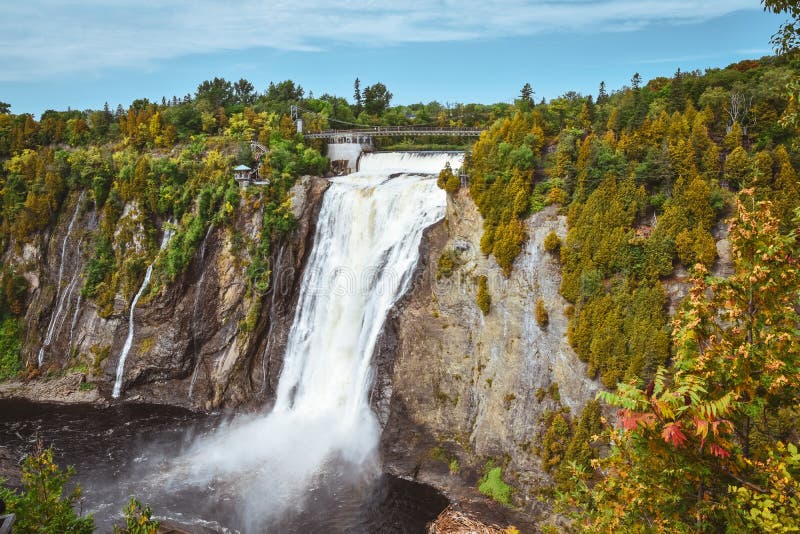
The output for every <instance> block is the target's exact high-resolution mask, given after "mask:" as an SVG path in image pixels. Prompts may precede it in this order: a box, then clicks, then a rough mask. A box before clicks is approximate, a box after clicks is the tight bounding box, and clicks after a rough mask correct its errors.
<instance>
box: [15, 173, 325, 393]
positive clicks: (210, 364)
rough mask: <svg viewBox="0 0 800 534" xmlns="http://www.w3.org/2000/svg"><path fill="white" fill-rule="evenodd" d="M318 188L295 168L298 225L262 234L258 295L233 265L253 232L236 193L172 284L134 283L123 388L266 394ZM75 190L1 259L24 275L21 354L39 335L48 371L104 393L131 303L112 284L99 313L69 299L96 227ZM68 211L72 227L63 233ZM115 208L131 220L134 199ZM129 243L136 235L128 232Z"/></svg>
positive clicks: (76, 290)
mask: <svg viewBox="0 0 800 534" xmlns="http://www.w3.org/2000/svg"><path fill="white" fill-rule="evenodd" d="M327 186H328V182H327V180H324V179H320V178H311V177H304V178H302V179H300V180H299V181H298V184H297V185H295V187H294V189H293V190H292V197H293V198H292V206H293V212H294V215H295V217H296V219H297V225H296V226H295V228H294V229H293V230H292V231H291V232H289V233H288V234H286V235H285V236H283V237H281V238H279V239H278V241H277V242H276V243H273V244H272V245H273V246H272V249H271V250H272V252H271V262H270V264H271V267H272V283H271V287H270V289H269V290H268V291H267V292H266V294H264V295H248V294H247V288H246V285H245V282H244V275H243V271H244V269H245V265H247V262H248V260H249V257H248V253H247V251H246V250H245V248H246V247H243V246H242V245H241V242H242V237H243V236H244V237H245V239H246V238H247V237H251V238H255V237H256V236H257V233H258V231H259V230H260V228H261V215H262V213H261V210H260V208H259V206H258V202H257V200H256V199H257V197H256V196H251V197H250V199H249V200H242V202H241V204H240V206H239V207H238V211H237V214H236V216H235V221H234V224H233V225H232V228H231V227H226V228H222V229H216V228H213V227H212V228H211V229H210V231H209V232H208V234H207V235H206V237H205V240H204V242H203V244H202V246H201V247H199V248H198V250H197V252H196V254H195V257H194V258H193V259H192V261H191V264H190V265H189V268H188V269H187V270H186V272H184V273H183V274H182V275H180V276H179V278H178V279H177V280H176V281H175V282H173V283H171V284H168V285H165V286H163V287H162V288H161V289H160V291H156V292H153V293H152V294H148V293H147V292H145V294H144V296H143V298H142V299H141V300H140V301H139V303H138V305H137V306H136V310H135V315H134V316H135V337H134V339H133V345H132V348H131V350H130V352H129V354H128V358H127V360H126V364H125V373H124V380H123V392H124V393H123V396H124V397H125V398H127V399H129V400H141V401H146V402H159V403H168V404H175V405H180V406H186V407H190V408H194V409H210V408H215V407H220V406H226V407H232V406H240V405H248V404H252V405H257V404H263V403H264V402H265V401H266V400H268V399H271V398H272V396H273V392H274V387H275V385H276V383H277V377H278V374H279V372H280V365H281V362H282V357H283V349H284V347H285V344H286V337H287V335H288V331H289V328H290V326H291V322H292V317H293V313H294V303H295V302H296V300H297V294H298V290H299V284H300V279H301V273H302V268H303V264H304V262H305V259H306V256H307V254H308V252H309V249H310V247H311V244H312V242H313V234H314V227H315V224H316V217H317V214H318V212H319V208H320V205H321V200H322V195H323V193H324V191H325V189H326V188H327ZM245 198H247V197H245ZM80 200H82V197H81V198H80V199H79V198H72V199H70V202H69V204H68V207H67V208H66V209H65V210H64V214H62V217H61V219H60V220H59V223H58V225H57V226H56V227H55V229H54V231H53V232H52V233H51V234H42V235H39V236H38V237H37V240H36V241H34V242H31V243H27V244H25V245H23V246H12V247H10V248H9V250H10V252H9V253H8V255H7V257H6V258H4V261H6V262H12V263H14V264H15V265H18V266H23V268H24V276H25V278H26V279H27V280H28V285H29V297H28V298H29V302H30V306H29V307H28V311H27V315H26V317H25V318H24V321H25V323H26V324H27V325H28V328H27V333H26V337H25V339H24V342H23V347H22V357H23V360H24V361H26V362H27V363H28V364H29V366H34V364H35V362H36V361H37V359H38V357H39V350H40V347H42V344H43V343H42V341H43V340H47V339H48V337H49V343H45V344H44V345H45V347H44V352H43V355H42V356H43V360H44V364H43V366H42V369H43V370H45V371H51V372H55V373H56V374H58V373H60V372H63V370H65V369H66V370H68V371H80V372H82V373H84V374H85V375H86V376H88V379H89V381H90V382H93V383H94V386H95V387H96V388H97V391H98V392H99V394H100V395H99V396H100V397H108V396H109V395H110V391H111V386H112V385H113V383H114V379H115V373H116V367H117V362H118V360H119V357H120V353H121V351H122V347H123V344H124V343H125V338H126V336H127V333H128V313H129V308H130V302H129V299H127V298H125V297H123V296H121V295H119V294H118V295H117V296H116V298H115V301H114V306H113V311H112V312H111V313H110V314H105V313H104V314H101V313H100V310H98V309H97V307H96V306H95V304H94V302H93V301H91V300H87V299H84V298H82V297H80V289H81V287H83V278H82V276H83V273H84V272H85V268H86V264H87V262H88V256H89V255H90V254H91V252H92V250H91V249H92V246H91V242H92V233H93V231H94V230H95V229H96V227H97V214H96V213H95V212H94V211H93V210H91V209H87V207H86V206H83V205H81V206H77V204H78V202H79V201H80ZM76 206H77V207H76ZM73 214H75V222H74V225H73V230H72V232H70V233H69V236H68V237H67V234H68V227H69V222H70V216H71V215H73ZM125 217H128V218H130V219H131V220H132V221H133V222H134V224H133V227H134V228H135V221H136V217H137V209H136V206H135V205H131V206H126V209H125V213H124V214H123V218H125ZM65 237H66V241H65ZM131 241H132V242H133V243H136V239H135V237H134V239H133V240H131ZM62 247H63V250H64V251H65V252H64V254H63V267H60V266H61V264H62ZM60 268H61V269H62V274H61V280H62V282H61V288H62V290H61V291H60V292H59V291H58V290H57V286H58V279H59V269H60ZM128 289H129V290H130V288H128ZM136 289H137V288H133V291H132V293H135V290H136ZM254 306H260V308H257V309H256V312H257V314H256V320H255V323H254V325H255V326H254V327H252V328H244V326H243V325H244V323H245V318H246V317H247V315H248V313H251V315H252V308H253V307H254ZM48 332H50V335H49V336H48ZM46 381H47V379H42V380H37V381H35V382H36V386H35V387H30V388H28V390H30V391H33V392H34V393H32V394H31V396H33V397H37V396H43V397H47V396H48V395H49V394H48V393H47V392H46V389H47V388H46V387H45V388H44V390H43V389H42V386H43V384H42V383H43V382H46ZM53 382H54V383H55V382H58V381H53ZM54 387H55V386H54ZM59 387H63V384H60V385H59ZM25 389H26V388H25V387H23V386H20V385H19V384H17V385H16V386H14V385H12V386H9V385H6V386H5V387H4V390H5V392H6V393H5V394H9V392H13V391H15V393H13V394H17V395H20V394H22V395H24V394H25V393H26V392H25ZM84 389H88V388H85V387H84ZM0 394H2V393H0ZM81 399H82V400H85V399H86V397H81Z"/></svg>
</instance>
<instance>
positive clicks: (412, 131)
mask: <svg viewBox="0 0 800 534" xmlns="http://www.w3.org/2000/svg"><path fill="white" fill-rule="evenodd" d="M482 131H483V130H481V129H479V128H437V127H434V126H375V127H373V128H361V129H356V130H325V131H323V132H316V133H307V134H305V137H306V138H307V139H329V138H334V137H359V136H371V137H389V136H393V135H435V136H454V137H477V136H479V135H480V134H481V132H482Z"/></svg>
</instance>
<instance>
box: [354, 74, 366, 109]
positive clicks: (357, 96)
mask: <svg viewBox="0 0 800 534" xmlns="http://www.w3.org/2000/svg"><path fill="white" fill-rule="evenodd" d="M353 101H354V102H355V104H356V110H355V113H356V116H358V115H359V114H360V113H361V110H362V108H363V105H364V101H363V99H362V97H361V80H359V79H358V78H356V81H355V82H354V83H353Z"/></svg>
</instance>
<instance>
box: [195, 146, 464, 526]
mask: <svg viewBox="0 0 800 534" xmlns="http://www.w3.org/2000/svg"><path fill="white" fill-rule="evenodd" d="M462 158H463V155H462V154H460V153H428V154H425V153H378V154H370V155H366V156H364V157H363V158H362V161H361V171H360V172H357V173H355V174H351V175H348V176H344V177H340V178H336V179H333V180H332V183H331V186H330V188H329V189H328V191H327V192H326V193H325V197H324V200H323V204H322V208H321V211H320V215H319V218H318V222H317V231H316V236H315V239H314V245H313V248H312V251H311V255H310V258H309V260H308V264H307V266H306V270H305V272H304V275H303V281H302V289H301V293H300V298H299V301H298V306H297V309H296V312H295V316H294V322H293V324H292V328H291V331H290V333H289V339H288V344H287V349H286V354H285V358H284V364H283V371H282V373H281V376H280V380H279V384H278V392H277V398H276V402H275V405H274V407H273V409H272V411H271V412H270V413H268V414H266V415H264V416H260V417H254V418H252V419H250V420H248V421H246V422H239V423H234V424H233V425H231V426H230V427H227V428H225V429H221V430H220V431H218V432H217V433H216V434H214V435H213V436H211V437H209V438H206V439H204V440H202V441H201V442H199V443H198V444H197V445H196V446H195V447H194V449H193V450H192V451H191V452H190V453H189V458H188V460H189V461H190V463H191V465H192V469H193V475H194V477H195V481H194V482H195V483H196V484H203V485H210V483H211V482H212V481H216V482H220V481H224V480H228V481H231V484H233V481H234V480H235V484H233V485H235V487H236V490H235V491H236V493H237V494H238V499H239V500H240V501H241V502H242V503H243V508H244V509H245V512H246V514H247V516H248V517H246V518H245V520H248V521H250V525H251V526H255V525H257V524H259V522H260V521H263V520H264V518H265V517H269V516H270V515H272V514H278V513H281V512H282V511H283V510H284V509H285V508H286V506H287V505H288V504H289V503H295V504H296V503H298V502H299V501H302V497H303V494H304V493H305V492H307V491H308V488H309V487H311V486H313V485H314V483H315V481H316V480H319V479H320V478H326V477H327V478H330V477H337V476H339V475H340V474H341V473H342V472H343V471H346V472H348V473H350V474H352V475H354V476H356V477H362V478H363V477H364V476H368V477H369V476H374V475H375V474H377V472H378V464H377V461H376V460H377V458H376V448H377V443H378V438H379V432H380V429H379V427H378V424H377V420H376V418H375V416H374V414H373V413H372V410H371V409H370V405H369V400H368V390H369V388H370V386H371V381H372V376H371V358H372V354H373V352H374V349H375V343H376V340H377V338H378V336H379V334H380V332H381V329H382V328H383V324H384V321H385V319H386V316H387V314H388V312H389V310H390V309H391V307H392V306H393V305H394V304H395V303H396V302H397V300H398V299H399V298H400V297H401V296H402V295H403V293H404V292H405V291H406V290H407V289H408V287H409V285H410V283H411V277H412V275H413V272H414V270H415V266H416V264H417V261H418V259H419V258H418V257H419V246H420V242H421V239H422V233H423V231H424V230H425V228H427V227H428V226H430V225H431V224H433V223H435V222H436V221H438V220H440V219H441V218H442V217H443V216H444V212H445V194H444V192H443V191H442V190H440V189H439V188H438V187H437V186H436V179H435V174H437V173H438V172H439V171H440V170H441V169H442V168H443V167H444V166H445V164H446V163H450V165H451V166H452V167H453V168H454V169H455V168H458V167H460V166H461V163H462Z"/></svg>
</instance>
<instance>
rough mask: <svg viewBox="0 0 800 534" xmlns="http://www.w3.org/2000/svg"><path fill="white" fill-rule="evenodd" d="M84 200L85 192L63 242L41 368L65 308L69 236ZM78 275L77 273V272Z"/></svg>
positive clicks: (39, 358)
mask: <svg viewBox="0 0 800 534" xmlns="http://www.w3.org/2000/svg"><path fill="white" fill-rule="evenodd" d="M82 200H83V191H81V194H80V196H79V197H78V202H76V203H75V211H74V212H73V214H72V218H71V219H70V221H69V225H68V226H67V234H66V235H65V236H64V240H63V241H62V242H61V258H60V260H59V263H58V282H56V298H55V300H54V301H53V302H55V303H56V311H55V313H53V314H52V315H51V316H50V322H49V323H48V325H47V331H46V332H45V336H44V342H43V343H42V346H41V347H39V357H38V361H39V367H41V366H42V364H43V363H44V349H45V348H47V347H49V346H50V343H51V342H52V341H53V333H54V331H55V326H56V321H57V320H58V316H59V315H60V314H61V310H62V309H63V307H64V295H62V294H61V281H62V279H63V277H64V259H65V257H66V253H67V242H68V241H69V236H70V235H72V227H73V226H75V220H76V219H77V218H78V211H79V210H80V207H81V201H82ZM76 274H77V271H76Z"/></svg>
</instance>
